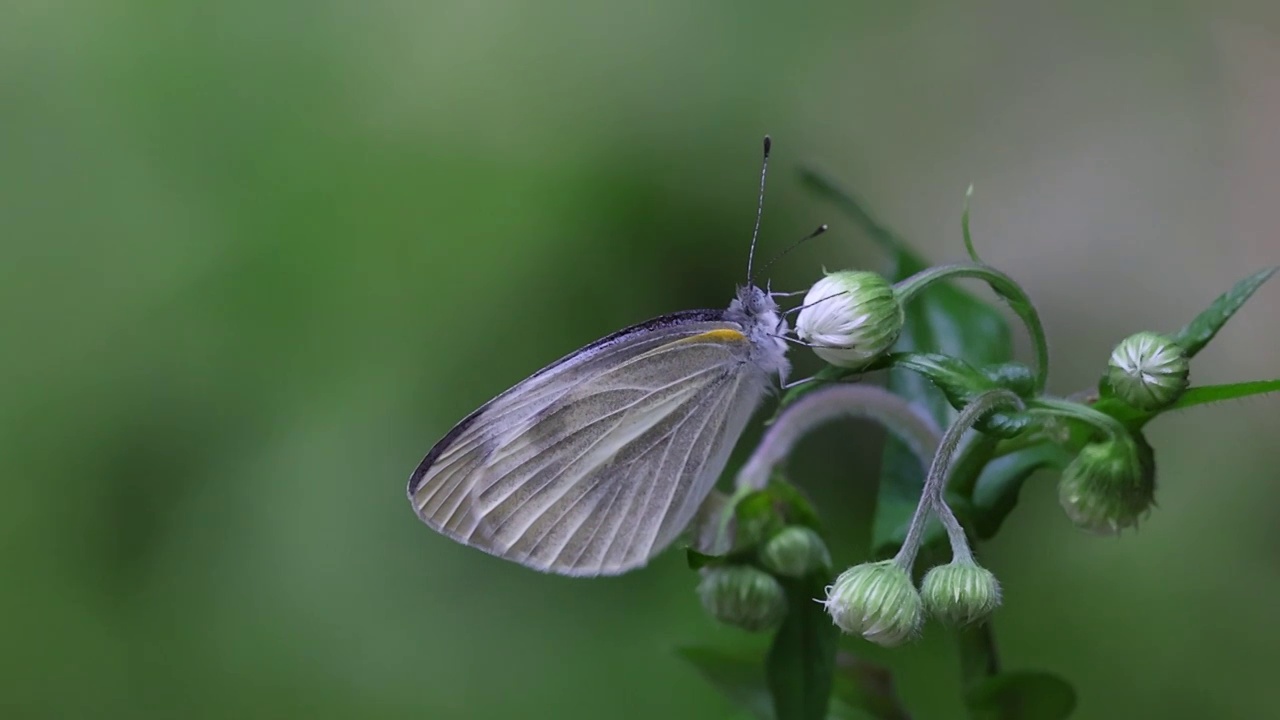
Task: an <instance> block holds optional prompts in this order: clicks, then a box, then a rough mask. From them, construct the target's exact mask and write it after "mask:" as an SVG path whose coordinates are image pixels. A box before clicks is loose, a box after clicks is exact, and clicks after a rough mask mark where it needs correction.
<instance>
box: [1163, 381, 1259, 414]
mask: <svg viewBox="0 0 1280 720" xmlns="http://www.w3.org/2000/svg"><path fill="white" fill-rule="evenodd" d="M1273 392H1280V379H1276V380H1255V381H1253V382H1242V383H1231V384H1230V385H1203V386H1201V387H1194V388H1191V389H1189V390H1187V391H1186V392H1185V393H1183V394H1182V397H1180V398H1178V400H1177V401H1176V402H1174V403H1173V405H1171V406H1169V407H1168V408H1166V410H1165V412H1168V411H1169V410H1181V409H1183V408H1189V407H1195V406H1196V405H1204V404H1206V403H1214V402H1222V401H1223V400H1236V399H1238V398H1244V397H1249V396H1250V395H1264V394H1266V393H1273Z"/></svg>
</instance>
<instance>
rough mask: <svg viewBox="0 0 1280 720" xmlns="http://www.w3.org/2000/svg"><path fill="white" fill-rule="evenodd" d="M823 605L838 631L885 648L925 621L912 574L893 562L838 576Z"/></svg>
mask: <svg viewBox="0 0 1280 720" xmlns="http://www.w3.org/2000/svg"><path fill="white" fill-rule="evenodd" d="M823 606H824V607H825V608H826V610H827V613H828V614H829V615H831V620H832V621H833V622H835V624H836V625H838V626H839V627H840V629H841V630H843V631H845V632H847V633H856V634H858V635H861V636H862V637H864V638H866V639H867V640H870V641H871V642H873V643H875V644H877V645H883V646H885V647H893V646H894V645H901V644H902V643H904V642H906V641H907V640H910V639H912V638H913V637H915V635H916V633H917V632H918V631H919V629H920V625H921V624H922V623H923V622H924V605H923V603H922V602H921V600H920V593H919V592H917V591H916V587H915V585H913V584H912V583H911V574H910V573H908V572H907V571H906V570H905V569H904V568H902V567H901V566H900V565H898V564H897V563H896V562H894V561H893V560H884V561H882V562H876V563H863V564H861V565H855V566H853V567H851V568H849V569H848V570H845V571H844V572H842V573H840V577H838V578H836V581H835V584H834V585H831V586H829V587H828V588H827V599H826V601H825V602H824V603H823Z"/></svg>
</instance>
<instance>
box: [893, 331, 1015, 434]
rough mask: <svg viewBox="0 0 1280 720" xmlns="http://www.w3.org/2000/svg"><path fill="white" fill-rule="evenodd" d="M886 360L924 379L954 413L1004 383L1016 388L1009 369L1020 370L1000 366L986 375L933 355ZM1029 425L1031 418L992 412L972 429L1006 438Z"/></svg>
mask: <svg viewBox="0 0 1280 720" xmlns="http://www.w3.org/2000/svg"><path fill="white" fill-rule="evenodd" d="M888 359H889V363H890V365H891V366H892V367H896V368H904V369H907V370H911V371H913V372H917V373H919V374H921V375H923V376H925V377H926V378H928V379H929V380H930V381H931V382H932V383H933V384H934V385H936V386H937V387H938V389H939V390H941V391H942V394H943V395H944V396H945V397H946V398H947V402H948V403H950V404H951V407H952V408H954V409H956V410H963V409H964V407H965V406H966V405H968V404H969V403H970V402H972V401H973V399H974V398H975V397H977V396H979V395H982V394H983V393H987V392H990V391H992V390H996V389H1000V388H1002V387H1004V385H1003V384H1002V383H1003V382H1004V381H1009V380H1012V381H1013V383H1012V384H1017V382H1018V380H1019V378H1018V377H1017V376H1016V373H1015V372H1013V371H1011V370H1010V368H1015V367H1022V366H1019V365H1018V364H1017V363H1000V364H998V365H993V366H990V367H991V373H990V374H988V373H985V372H982V371H979V370H978V369H976V368H974V367H973V366H972V365H970V364H969V363H967V362H965V361H963V360H961V359H960V358H954V357H951V356H950V355H940V354H937V353H911V352H908V353H892V354H891V355H889V357H888ZM993 377H994V378H995V379H993ZM1030 423H1031V417H1030V416H1028V415H1025V414H1019V413H1007V412H994V413H991V414H989V415H988V416H987V417H984V418H983V419H982V420H981V421H980V422H979V423H978V424H977V425H976V427H977V429H978V430H981V431H982V432H988V433H993V434H996V435H999V436H1001V437H1006V438H1008V437H1013V436H1014V435H1017V434H1018V433H1020V432H1022V431H1023V430H1025V429H1026V428H1027V426H1028V425H1029V424H1030Z"/></svg>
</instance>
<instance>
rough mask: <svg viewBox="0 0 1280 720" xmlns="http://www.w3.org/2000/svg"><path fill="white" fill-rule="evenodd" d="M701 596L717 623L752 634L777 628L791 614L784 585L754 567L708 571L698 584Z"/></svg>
mask: <svg viewBox="0 0 1280 720" xmlns="http://www.w3.org/2000/svg"><path fill="white" fill-rule="evenodd" d="M698 597H699V598H700V599H701V600H702V607H703V608H705V609H706V611H707V612H708V613H710V615H711V616H712V617H714V618H715V619H716V620H719V621H720V622H722V623H725V624H726V625H732V626H734V627H737V628H741V629H743V630H748V631H750V632H759V631H762V630H768V629H770V628H772V627H774V626H775V625H777V624H778V623H779V622H781V621H782V617H783V616H784V615H786V613H787V598H786V592H785V591H784V590H783V589H782V585H781V584H780V583H779V582H778V580H777V579H776V578H774V577H773V576H772V575H770V574H769V573H767V572H765V571H763V570H760V569H759V568H754V567H751V566H750V565H723V566H719V567H712V568H707V569H706V570H705V571H704V574H703V576H702V581H701V582H699V583H698Z"/></svg>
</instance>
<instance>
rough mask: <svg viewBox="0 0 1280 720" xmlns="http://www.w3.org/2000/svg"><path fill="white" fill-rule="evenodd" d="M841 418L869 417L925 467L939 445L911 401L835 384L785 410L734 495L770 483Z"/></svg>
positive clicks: (744, 470)
mask: <svg viewBox="0 0 1280 720" xmlns="http://www.w3.org/2000/svg"><path fill="white" fill-rule="evenodd" d="M841 418H868V419H871V420H877V421H879V422H880V423H881V424H883V425H884V426H885V427H886V428H887V429H888V430H889V432H891V433H893V434H894V435H896V436H897V437H898V438H900V439H901V440H902V441H903V442H904V443H906V444H907V446H908V447H909V448H910V449H911V451H912V452H913V453H915V455H916V457H918V458H920V464H921V465H925V464H927V463H928V459H929V458H930V457H932V456H933V454H934V450H935V449H936V448H937V446H938V436H939V435H940V432H939V430H938V427H937V425H935V424H934V422H933V420H932V419H931V418H929V417H928V416H926V415H924V414H923V413H921V412H919V411H917V410H916V409H915V408H914V407H913V406H912V405H911V403H909V402H907V401H906V400H904V399H902V398H901V397H899V396H897V395H894V394H893V393H891V392H889V391H888V390H885V389H883V388H879V387H875V386H871V385H850V384H847V383H844V384H834V385H829V386H827V387H824V388H821V389H819V390H814V391H812V392H809V393H806V394H805V395H804V396H803V397H801V398H800V399H799V400H796V401H795V402H793V403H791V404H790V405H788V406H787V408H786V409H785V410H783V411H782V413H781V414H780V415H778V418H777V419H776V420H774V422H773V425H771V426H770V427H769V430H768V432H766V433H765V434H764V437H763V438H761V439H760V444H759V445H757V446H756V449H755V451H753V452H752V453H751V457H750V458H748V459H747V462H746V464H744V465H743V466H742V469H741V470H739V471H738V477H737V480H736V483H735V485H736V487H737V489H736V491H735V493H734V495H735V497H737V496H741V495H742V494H743V493H744V492H749V491H751V490H761V489H763V488H764V487H765V486H766V485H768V484H769V476H770V475H771V474H772V472H773V468H774V467H776V466H777V465H778V463H780V462H782V461H783V460H785V459H786V458H787V456H788V455H790V454H791V451H792V450H793V449H795V446H796V443H797V442H799V441H800V439H801V438H802V437H804V436H805V435H807V434H808V433H810V432H812V431H813V430H814V429H815V428H817V427H818V426H819V425H823V424H825V423H828V422H831V421H832V420H839V419H841Z"/></svg>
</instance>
